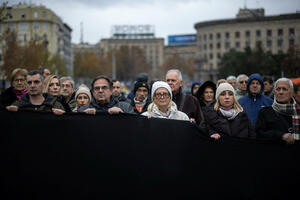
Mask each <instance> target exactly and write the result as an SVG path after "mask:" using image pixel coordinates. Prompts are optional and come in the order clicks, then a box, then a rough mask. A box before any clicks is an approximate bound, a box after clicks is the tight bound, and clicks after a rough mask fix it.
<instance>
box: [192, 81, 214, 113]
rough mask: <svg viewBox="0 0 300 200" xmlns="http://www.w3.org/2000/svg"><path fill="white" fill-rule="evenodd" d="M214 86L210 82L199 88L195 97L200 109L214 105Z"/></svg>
mask: <svg viewBox="0 0 300 200" xmlns="http://www.w3.org/2000/svg"><path fill="white" fill-rule="evenodd" d="M215 95H216V84H215V83H214V82H212V81H205V82H204V83H203V84H202V85H201V86H200V88H199V90H198V92H197V94H196V97H197V98H198V100H199V103H200V106H201V108H202V109H204V108H206V107H213V106H214V105H215V103H216V100H215Z"/></svg>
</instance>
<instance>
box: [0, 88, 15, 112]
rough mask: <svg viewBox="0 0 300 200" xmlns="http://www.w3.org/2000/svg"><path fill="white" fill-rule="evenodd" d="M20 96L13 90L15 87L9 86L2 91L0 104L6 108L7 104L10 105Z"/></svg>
mask: <svg viewBox="0 0 300 200" xmlns="http://www.w3.org/2000/svg"><path fill="white" fill-rule="evenodd" d="M17 100H18V97H17V95H16V94H15V93H14V92H13V87H9V88H7V89H6V90H4V92H2V93H1V96H0V105H1V107H2V108H5V107H6V106H10V105H11V104H12V103H13V102H15V101H17Z"/></svg>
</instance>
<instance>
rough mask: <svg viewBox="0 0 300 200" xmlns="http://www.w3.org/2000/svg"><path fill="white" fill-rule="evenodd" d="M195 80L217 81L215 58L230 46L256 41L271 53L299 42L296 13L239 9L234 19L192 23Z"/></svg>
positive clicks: (238, 47) (299, 18)
mask: <svg viewBox="0 0 300 200" xmlns="http://www.w3.org/2000/svg"><path fill="white" fill-rule="evenodd" d="M194 27H195V29H196V30H197V49H196V60H195V61H196V69H197V73H196V74H197V76H198V77H197V79H198V80H201V81H206V80H214V81H217V79H218V78H219V77H218V67H219V60H220V58H221V57H222V55H223V54H224V53H226V52H227V51H229V50H230V49H231V48H235V49H236V50H240V51H243V50H244V48H245V47H247V46H249V47H251V48H254V47H255V45H256V44H257V42H261V43H262V45H263V47H264V48H265V49H266V50H267V51H270V52H272V53H279V52H287V50H288V49H289V47H291V46H294V45H299V44H300V13H290V14H282V15H275V16H264V9H240V11H239V13H238V14H237V16H236V18H233V19H222V20H214V21H205V22H200V23H197V24H195V26H194Z"/></svg>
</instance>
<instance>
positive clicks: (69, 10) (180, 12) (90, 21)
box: [0, 0, 300, 44]
mask: <svg viewBox="0 0 300 200" xmlns="http://www.w3.org/2000/svg"><path fill="white" fill-rule="evenodd" d="M3 1H7V0H0V2H3ZM8 2H9V5H12V4H14V3H18V2H26V3H28V4H29V3H30V2H31V3H34V4H37V5H41V4H42V5H44V6H46V7H47V8H49V9H51V10H52V11H54V12H55V13H56V14H57V15H58V16H59V17H60V18H61V19H62V20H63V21H64V22H65V23H67V24H68V25H69V26H70V27H71V28H72V29H73V31H72V42H73V43H79V42H80V22H83V40H84V42H88V43H90V44H95V43H97V42H99V41H100V40H101V39H102V38H109V37H110V36H111V27H112V26H113V25H140V24H142V25H147V24H149V25H154V26H155V36H156V37H162V38H164V39H165V41H166V42H167V37H168V35H176V34H194V33H196V30H195V28H194V25H195V24H196V23H198V22H202V21H207V20H217V19H224V18H234V17H235V15H236V14H237V12H238V10H239V9H240V8H244V7H245V5H247V8H261V7H262V8H264V9H265V15H277V14H284V13H295V12H296V11H300V0H23V1H20V0H18V1H17V0H8Z"/></svg>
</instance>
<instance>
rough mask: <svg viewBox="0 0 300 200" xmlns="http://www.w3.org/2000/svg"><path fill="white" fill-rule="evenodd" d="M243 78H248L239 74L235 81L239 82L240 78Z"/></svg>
mask: <svg viewBox="0 0 300 200" xmlns="http://www.w3.org/2000/svg"><path fill="white" fill-rule="evenodd" d="M243 77H247V78H248V76H247V75H246V74H240V75H238V77H237V78H236V81H237V82H239V81H240V78H243Z"/></svg>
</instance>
